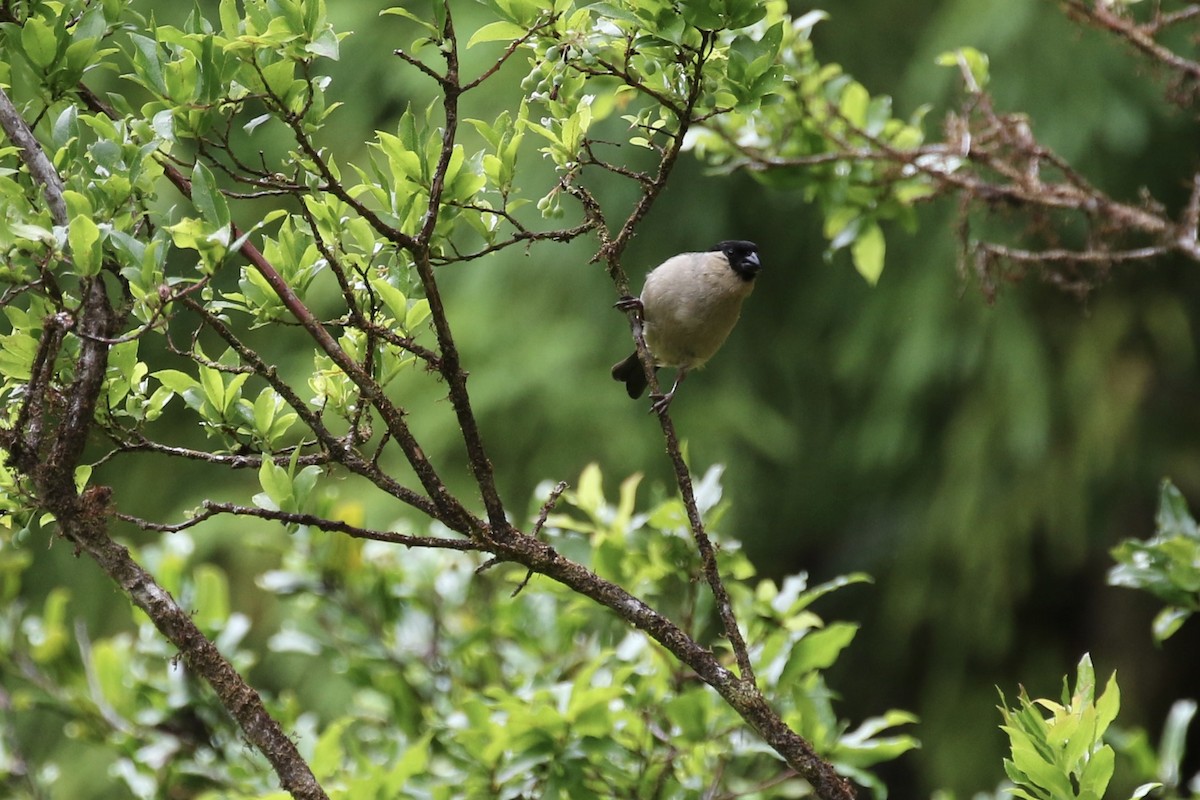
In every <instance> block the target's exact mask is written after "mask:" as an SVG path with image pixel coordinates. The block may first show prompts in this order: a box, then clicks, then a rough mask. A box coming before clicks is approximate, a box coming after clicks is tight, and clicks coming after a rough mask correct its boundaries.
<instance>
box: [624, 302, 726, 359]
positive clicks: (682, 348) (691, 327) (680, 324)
mask: <svg viewBox="0 0 1200 800" xmlns="http://www.w3.org/2000/svg"><path fill="white" fill-rule="evenodd" d="M740 310H741V298H737V302H733V303H730V302H723V303H714V302H704V300H703V299H698V300H696V301H695V302H693V303H690V304H686V305H684V306H682V307H670V308H661V309H653V308H650V309H646V319H645V327H644V333H645V337H646V346H647V347H649V348H650V352H651V353H652V354H653V355H654V360H655V361H656V362H657V363H658V364H659V365H660V366H664V367H688V368H693V367H699V366H701V365H702V364H703V363H704V362H705V361H708V359H710V358H712V356H713V354H714V353H716V352H717V350H718V349H719V348H720V347H721V344H722V343H723V342H724V341H725V338H726V337H727V336H728V335H729V332H730V331H731V330H732V329H733V326H734V323H736V322H737V319H738V314H739V312H740Z"/></svg>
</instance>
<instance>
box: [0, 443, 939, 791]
mask: <svg viewBox="0 0 1200 800" xmlns="http://www.w3.org/2000/svg"><path fill="white" fill-rule="evenodd" d="M719 479H720V470H718V469H715V468H714V469H713V470H710V472H709V474H708V475H706V476H704V478H703V480H701V481H700V484H699V486H698V496H699V500H700V504H701V507H702V509H703V510H704V513H705V515H706V517H707V518H708V521H709V523H710V524H711V525H712V526H714V527H715V528H717V529H719V528H720V527H721V521H722V519H723V518H724V517H725V512H726V511H727V509H728V504H727V503H724V502H722V500H721V486H720V482H719ZM638 483H639V479H638V478H637V477H636V476H635V477H632V478H629V479H626V480H625V481H623V482H622V483H621V486H620V489H619V497H618V498H617V499H616V501H611V500H609V499H608V498H607V497H606V496H605V493H604V490H603V487H602V477H601V473H600V470H599V469H598V468H597V467H595V466H590V467H588V468H587V469H586V470H585V471H584V473H583V474H582V475H581V476H580V477H579V479H578V480H577V481H576V482H575V485H576V487H577V488H575V489H574V490H572V491H570V492H568V493H566V494H565V495H564V496H563V499H562V506H561V507H560V509H559V510H558V511H556V512H555V513H554V514H553V515H551V516H550V517H549V518H548V520H547V524H546V526H545V527H544V528H543V529H542V534H543V536H545V537H546V538H547V539H548V540H549V541H551V542H552V543H553V544H554V545H555V546H556V547H558V548H559V549H560V550H561V552H563V553H564V554H566V555H568V556H569V557H571V558H574V559H576V560H578V561H579V562H580V563H582V564H584V565H586V566H588V567H589V568H590V569H593V570H595V571H596V572H597V573H598V574H600V575H601V576H603V577H605V578H608V579H610V580H612V581H614V582H616V583H618V584H619V585H621V586H625V587H627V588H629V589H630V590H631V591H635V592H637V593H638V594H640V595H641V596H642V597H643V598H645V599H646V601H647V602H650V603H652V604H653V605H654V606H655V607H656V608H658V609H659V610H660V611H662V612H663V613H665V614H666V615H668V616H669V617H671V618H672V619H676V620H680V622H681V624H682V625H683V626H684V627H685V628H686V629H687V630H688V632H689V633H690V634H691V635H693V636H695V637H697V638H698V639H699V640H701V641H705V642H708V643H710V644H711V645H712V646H713V647H717V648H721V647H725V645H724V644H722V643H720V642H719V640H718V639H717V638H716V636H715V635H716V633H717V632H716V631H715V630H710V626H711V620H712V614H711V605H712V599H711V595H710V593H709V592H708V589H707V587H706V586H704V585H703V584H702V583H698V582H696V581H692V580H690V579H689V577H688V576H689V575H691V574H694V572H695V571H696V570H697V569H698V567H699V564H698V556H697V554H696V551H695V547H694V545H693V544H692V540H691V537H690V535H689V533H688V527H687V519H686V514H685V512H684V509H683V506H682V504H681V503H680V501H679V500H678V499H675V498H670V499H665V500H663V501H661V502H658V503H657V504H654V505H652V506H650V507H645V508H643V507H639V506H638V505H637V489H638ZM341 513H342V514H343V515H351V516H352V515H353V510H352V509H348V508H343V509H341ZM255 528H256V529H255V530H254V531H253V532H252V534H251V535H253V537H254V539H255V543H256V546H255V550H256V551H258V552H260V553H263V554H264V555H267V556H268V563H271V564H273V567H272V568H270V569H266V570H264V571H262V572H260V573H259V574H258V575H257V576H256V578H255V583H256V589H255V591H256V593H257V594H259V595H260V597H259V600H258V601H257V602H258V603H259V604H260V607H259V610H258V611H257V612H256V613H255V615H254V618H251V617H249V616H247V615H246V614H245V613H244V612H242V611H238V610H235V609H236V608H238V607H239V606H240V605H241V604H240V603H239V602H238V599H237V597H236V595H237V594H239V592H238V591H236V590H235V587H234V586H233V585H232V583H231V575H232V576H233V577H234V578H236V577H237V576H238V574H239V573H238V572H237V571H236V570H230V571H227V570H226V569H223V568H221V567H219V566H216V565H214V564H212V563H204V562H200V563H197V562H196V561H195V560H194V548H195V542H194V541H193V539H192V535H191V533H190V532H187V533H178V534H175V535H173V536H170V537H167V538H164V539H163V540H161V541H160V542H158V543H153V544H148V545H146V546H144V547H142V548H139V550H138V552H137V556H138V558H139V560H140V561H142V563H144V564H146V565H147V567H148V568H150V569H151V570H152V571H153V573H154V574H155V576H156V577H157V579H158V580H159V581H160V582H161V583H162V585H163V587H164V588H165V589H167V590H168V591H170V592H171V593H172V595H174V596H175V597H176V598H178V599H179V600H180V602H181V603H182V604H184V606H185V607H187V608H190V609H192V610H193V612H192V613H193V619H194V621H195V622H196V624H197V625H198V626H199V627H200V628H201V630H203V631H204V632H205V633H206V634H207V635H209V636H210V637H212V638H213V639H214V641H215V642H216V643H217V645H218V646H219V647H220V648H221V651H222V652H223V653H224V654H225V655H226V656H227V657H228V658H230V660H231V661H232V662H233V664H234V665H235V666H237V667H238V668H239V669H240V670H242V671H248V672H249V673H250V674H251V675H252V676H253V678H254V680H255V681H256V683H258V684H259V685H260V686H261V688H262V689H263V690H265V691H267V692H268V693H269V696H271V697H272V698H273V700H272V702H271V710H272V712H273V713H274V714H275V715H276V716H277V718H279V719H280V721H281V723H282V724H283V725H284V726H285V728H286V729H288V730H289V731H294V732H295V735H296V736H297V739H298V741H299V742H300V745H301V748H302V750H303V753H304V755H305V757H306V758H307V759H308V761H309V763H310V765H311V766H312V768H313V770H314V772H315V773H316V775H317V777H318V778H319V779H320V780H321V781H322V785H323V786H324V787H325V789H326V790H327V791H328V792H329V794H330V796H331V797H333V798H362V797H375V796H379V797H413V798H447V799H448V798H454V797H497V798H521V797H580V796H597V797H610V796H611V797H649V796H654V797H663V798H671V797H678V798H685V797H696V796H698V795H700V794H702V793H704V792H706V791H713V790H715V788H717V787H720V788H721V790H722V791H727V792H736V793H738V796H741V797H748V798H750V797H763V798H765V797H795V796H803V792H804V789H803V782H802V781H800V780H799V779H798V778H796V777H795V776H794V775H793V774H791V773H789V772H788V771H786V770H781V766H782V765H781V764H780V762H779V761H778V759H777V758H773V757H772V756H771V755H770V754H771V752H772V751H770V750H769V749H768V748H766V747H764V746H762V745H760V744H757V743H755V742H754V741H752V737H750V735H749V734H747V733H746V731H745V730H744V727H743V722H742V720H741V719H740V717H738V716H737V714H736V713H734V712H733V711H732V710H731V709H730V708H729V707H728V706H727V705H725V704H724V702H722V701H721V699H720V697H719V696H718V695H717V694H716V693H714V692H713V691H711V689H709V688H708V687H707V686H706V685H704V684H703V683H702V682H700V681H698V680H695V679H694V677H693V676H692V675H691V674H690V671H689V670H688V669H686V668H683V667H681V666H680V665H679V663H678V662H677V661H676V660H675V658H674V657H673V656H671V655H670V654H669V653H667V652H666V651H665V650H664V649H662V648H660V647H658V646H656V645H653V644H651V643H650V642H649V641H648V640H647V639H646V637H645V636H643V635H642V634H641V633H639V632H636V631H632V630H631V629H630V628H629V626H628V625H627V624H625V623H624V622H623V621H621V620H618V619H617V618H616V617H614V616H613V615H612V614H611V613H610V612H608V611H607V610H605V609H603V608H601V607H600V606H598V605H597V604H595V603H593V602H592V601H590V600H587V599H585V598H582V597H580V596H578V595H576V594H575V593H573V592H572V591H570V590H568V589H566V588H565V587H562V586H560V585H558V584H554V583H552V582H549V581H546V580H545V579H542V578H538V577H535V578H533V579H532V581H530V582H529V584H528V585H527V586H526V583H525V582H526V581H527V580H528V579H527V578H524V577H523V575H522V573H521V572H520V571H519V570H514V569H512V568H511V567H497V568H488V565H486V564H485V563H484V560H483V559H482V558H481V557H479V556H478V555H474V554H451V555H449V557H447V556H448V554H447V553H445V552H443V551H434V550H424V549H420V548H418V549H413V550H401V549H399V548H397V547H395V546H392V545H385V544H380V543H378V542H364V541H363V540H360V539H350V538H348V537H330V536H328V535H326V534H323V533H320V532H317V531H313V530H311V529H308V528H300V529H297V530H294V531H292V532H291V533H288V534H285V533H283V532H282V531H281V530H279V529H278V528H276V529H264V528H263V527H262V526H255ZM243 533H248V532H243ZM718 541H719V542H720V544H721V545H722V558H721V562H722V567H723V568H724V570H725V571H726V573H727V574H728V575H729V576H730V577H731V578H734V579H736V580H737V583H736V584H734V585H733V600H734V603H735V605H736V607H737V610H738V612H739V617H740V618H741V619H743V620H745V621H746V623H745V624H746V634H747V636H748V638H749V639H750V640H751V641H753V642H755V644H756V655H757V660H758V663H759V664H760V679H761V681H762V684H763V687H764V690H765V691H766V692H767V694H768V696H769V697H771V699H772V702H774V703H776V704H777V706H778V707H779V708H780V710H781V712H782V713H783V716H784V719H785V720H787V721H788V722H789V724H792V725H794V726H796V729H797V730H798V731H800V732H801V733H802V734H803V735H804V736H805V737H806V738H807V739H808V740H809V741H810V742H811V743H812V744H813V746H814V747H815V748H816V750H817V752H819V753H821V754H822V755H824V756H826V757H828V758H830V759H832V760H833V762H834V763H835V764H837V765H838V768H839V770H840V771H842V772H844V773H845V774H847V775H852V776H854V777H855V778H856V780H859V781H860V782H862V783H863V784H864V785H867V786H874V787H875V788H876V791H877V792H879V795H878V796H884V795H885V794H886V792H885V790H884V788H883V787H882V785H881V784H880V783H879V782H878V780H877V779H875V778H874V777H873V776H872V775H871V773H870V772H869V771H868V770H867V768H869V767H871V766H872V765H874V764H876V763H878V762H879V761H882V760H887V759H892V758H895V757H896V756H898V755H900V754H902V753H904V752H905V751H907V750H909V749H911V748H912V747H914V746H915V744H916V742H915V740H914V739H913V738H912V737H911V736H909V735H907V734H906V733H903V732H900V731H897V730H896V729H897V728H898V727H900V726H907V725H909V724H911V723H912V722H913V721H914V718H913V717H912V716H911V715H910V714H907V713H904V712H899V711H890V712H887V713H886V714H884V715H882V716H879V717H875V718H871V719H867V720H865V721H863V722H862V723H861V724H860V725H858V726H856V727H854V728H853V729H851V728H850V727H849V726H848V725H847V723H845V722H844V721H842V720H841V719H839V717H838V715H837V714H836V712H835V710H834V708H833V699H834V694H833V692H831V691H830V689H829V687H828V686H827V685H826V684H825V682H824V680H823V678H822V677H821V671H822V670H825V669H827V668H828V667H829V666H830V665H831V664H833V663H834V662H835V661H836V660H837V659H838V658H839V656H840V655H841V654H842V652H843V650H844V649H845V648H846V647H848V646H849V645H850V643H851V641H852V640H853V638H854V635H855V632H856V631H857V626H855V625H853V624H851V623H846V622H828V623H827V622H826V621H825V620H824V619H823V618H822V617H821V616H818V615H817V614H816V613H815V612H814V611H813V609H812V606H813V604H814V603H815V602H817V601H818V600H820V599H821V598H823V597H825V596H826V595H829V594H830V593H832V592H835V591H838V590H841V589H843V588H844V587H847V586H851V585H853V584H856V583H861V582H863V581H864V580H865V576H862V575H850V576H846V577H844V578H839V579H836V580H834V581H830V582H827V583H824V584H820V585H814V586H810V585H809V583H808V578H807V576H805V575H802V574H801V575H793V576H790V577H788V578H787V579H786V580H784V581H782V582H779V583H777V582H775V581H772V580H759V579H756V578H755V570H754V567H753V565H752V564H751V563H750V562H749V561H748V560H747V559H746V557H745V555H744V554H743V553H741V552H740V548H738V546H737V543H736V542H734V541H732V540H724V539H718ZM243 591H244V590H243ZM86 602H87V600H86V598H85V597H83V596H80V595H77V594H76V593H75V592H73V591H72V590H71V589H68V588H65V587H60V588H57V589H55V590H53V591H52V592H51V593H50V594H49V596H48V597H47V598H46V600H45V602H44V604H43V606H42V607H41V608H40V609H34V608H29V607H27V606H26V604H25V603H24V602H23V601H15V602H10V603H8V604H6V606H5V609H4V612H3V614H2V615H0V674H3V675H4V676H5V684H4V692H3V699H4V703H5V705H4V710H5V716H4V719H3V725H2V727H0V734H2V735H3V736H4V740H5V742H6V744H8V745H10V746H11V747H12V750H11V752H10V751H8V750H6V749H5V748H0V786H5V787H6V788H7V790H8V791H9V792H10V794H9V795H8V796H12V797H14V798H38V797H45V796H53V797H59V796H68V795H69V796H74V797H97V798H98V797H129V796H132V797H138V798H157V797H198V798H212V800H215V799H216V798H234V797H275V796H277V795H276V794H272V793H271V787H272V786H273V785H274V783H275V781H274V778H273V776H271V774H270V773H269V770H267V769H266V765H265V764H264V763H263V762H262V759H261V756H259V755H258V754H256V753H254V752H252V751H250V750H249V749H248V748H246V747H245V745H244V744H243V742H242V739H241V736H240V735H239V731H238V730H237V729H236V727H234V726H233V724H232V723H231V722H230V721H229V720H228V718H227V717H226V716H225V714H224V713H223V711H222V710H221V709H220V707H219V706H218V705H216V703H215V700H214V698H213V697H212V695H211V693H208V692H206V691H203V690H202V689H201V688H200V687H199V686H196V685H194V681H193V680H192V679H191V678H190V677H189V674H188V671H187V670H186V669H184V668H180V667H179V666H178V665H176V664H175V662H174V660H173V659H172V658H171V653H170V648H169V646H168V645H166V644H165V643H164V642H163V641H162V640H161V638H160V637H159V636H158V634H157V632H156V631H155V629H154V627H153V625H152V624H151V622H150V621H149V620H148V619H147V618H146V617H145V616H144V615H142V614H141V613H140V612H139V613H135V614H134V615H133V619H132V620H130V619H129V615H128V613H126V612H125V611H124V609H117V608H111V609H110V613H112V614H114V615H115V616H119V617H121V619H120V620H119V624H120V627H122V628H123V629H124V630H122V631H121V632H119V633H116V634H114V635H112V636H106V637H104V638H99V639H95V640H92V639H90V638H89V637H87V636H86V635H85V632H84V629H83V627H82V626H81V625H75V626H72V625H71V619H72V617H74V616H75V615H76V614H78V613H79V612H80V610H82V606H84V605H85V604H86ZM130 622H132V625H130V624H129V623H130ZM47 716H54V717H59V718H64V719H67V720H69V723H68V724H67V726H66V727H65V729H64V730H62V731H61V732H60V733H61V735H58V734H53V735H52V734H51V733H50V732H48V731H45V730H44V729H42V723H43V720H45V719H46V717H47ZM39 729H41V731H42V732H41V736H42V737H43V742H42V744H41V745H40V746H37V747H31V745H32V743H33V742H34V741H35V739H34V736H35V734H36V733H37V732H38V731H39ZM81 750H86V751H87V752H88V753H89V754H90V755H89V756H88V757H87V763H88V764H89V766H87V767H86V768H84V769H79V768H75V767H73V766H72V764H71V759H73V758H80V757H81V756H80V755H79V753H80V751H81ZM18 754H19V755H20V757H21V758H22V759H28V761H23V762H21V763H18V762H17V761H16V760H14V759H15V758H16V756H17V755H18ZM18 766H19V767H22V768H28V770H29V772H28V774H22V771H21V769H18ZM80 778H85V780H84V781H82V782H81V781H80V780H79V779H80ZM278 796H286V795H284V794H280V795H278Z"/></svg>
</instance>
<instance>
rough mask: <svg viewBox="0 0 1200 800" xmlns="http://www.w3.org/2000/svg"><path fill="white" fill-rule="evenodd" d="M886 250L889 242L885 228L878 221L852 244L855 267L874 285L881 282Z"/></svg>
mask: <svg viewBox="0 0 1200 800" xmlns="http://www.w3.org/2000/svg"><path fill="white" fill-rule="evenodd" d="M886 251H887V242H886V241H885V240H884V238H883V229H882V228H880V227H879V225H878V224H876V223H871V224H870V225H868V226H867V227H866V229H865V230H863V231H862V232H861V233H859V235H858V237H857V238H856V239H855V240H854V244H852V245H851V246H850V255H851V257H852V258H853V259H854V268H855V269H856V270H858V274H859V275H862V276H863V278H865V279H866V281H867V283H869V284H871V285H872V286H874V285H875V284H876V283H878V282H879V276H880V275H882V274H883V261H884V254H885V252H886Z"/></svg>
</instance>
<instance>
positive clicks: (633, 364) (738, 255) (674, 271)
mask: <svg viewBox="0 0 1200 800" xmlns="http://www.w3.org/2000/svg"><path fill="white" fill-rule="evenodd" d="M761 268H762V264H761V262H760V261H759V256H758V245H756V244H755V243H754V242H748V241H745V240H742V239H731V240H727V241H723V242H717V244H715V245H714V246H713V247H712V249H711V250H707V251H704V252H700V253H680V254H679V255H677V256H672V257H671V258H668V259H667V260H666V261H664V262H663V263H661V264H659V265H658V266H657V267H655V268H654V269H653V270H651V271H650V274H649V275H647V276H646V282H645V284H644V285H643V286H642V294H641V296H640V297H632V296H628V295H627V296H625V297H622V298H621V299H620V300H618V301H617V303H616V308H619V309H621V310H622V311H636V312H637V313H638V316H639V318H640V320H641V324H642V333H643V336H644V337H645V341H646V347H647V348H648V349H649V350H650V355H651V356H652V357H653V359H654V368H655V370H658V369H659V368H660V367H674V368H676V370H677V372H676V374H675V383H674V385H673V386H672V387H671V391H669V392H667V393H666V394H665V395H658V396H655V397H654V398H653V400H654V402H653V403H652V404H651V406H650V412H651V413H661V412H662V411H665V410H666V408H667V406H669V405H670V403H671V400H672V399H673V398H674V397H675V391H676V390H677V389H678V388H679V384H681V383H683V379H684V378H686V377H687V374H688V372H690V371H691V370H693V369H697V368H698V367H701V366H703V365H704V363H705V362H706V361H708V360H709V359H710V358H712V357H713V354H715V353H716V352H717V350H718V349H720V347H721V345H722V344H723V343H724V342H725V339H726V337H728V336H729V332H730V331H732V330H733V326H734V324H735V323H736V322H737V321H738V316H739V315H740V314H741V312H742V301H743V300H745V299H746V297H748V296H749V294H750V292H751V291H752V290H753V289H754V279H755V278H756V277H757V276H758V272H759V270H760V269H761ZM612 376H613V378H614V379H615V380H618V381H621V382H622V383H624V384H625V390H626V391H627V392H628V393H629V396H630V397H631V398H633V399H634V400H636V399H637V398H639V397H641V396H642V392H644V391H646V385H647V379H646V372H645V370H644V369H643V368H642V362H641V360H640V359H639V358H638V354H637V351H636V350H635V351H634V352H633V353H632V354H631V355H630V356H629V357H628V358H626V359H624V360H622V361H618V362H617V363H616V364H614V365H613V368H612Z"/></svg>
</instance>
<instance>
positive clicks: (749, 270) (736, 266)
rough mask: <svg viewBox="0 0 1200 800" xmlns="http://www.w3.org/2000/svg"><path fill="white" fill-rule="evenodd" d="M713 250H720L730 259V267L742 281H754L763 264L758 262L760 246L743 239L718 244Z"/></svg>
mask: <svg viewBox="0 0 1200 800" xmlns="http://www.w3.org/2000/svg"><path fill="white" fill-rule="evenodd" d="M713 250H720V251H721V252H722V253H724V254H725V257H726V258H728V259H729V266H730V267H732V268H733V271H734V272H736V273H737V274H738V276H739V277H740V278H741V279H742V280H746V281H752V280H754V276H756V275H758V271H759V270H760V269H762V264H761V263H759V260H758V245H756V244H755V243H754V242H747V241H745V240H743V239H730V240H727V241H724V242H717V246H716V247H714V248H713Z"/></svg>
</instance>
